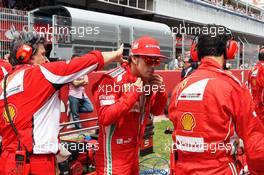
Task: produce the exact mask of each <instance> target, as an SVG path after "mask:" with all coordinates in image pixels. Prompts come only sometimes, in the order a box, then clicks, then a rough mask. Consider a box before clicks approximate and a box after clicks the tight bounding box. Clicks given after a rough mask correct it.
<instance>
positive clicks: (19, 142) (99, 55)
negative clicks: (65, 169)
mask: <svg viewBox="0 0 264 175" xmlns="http://www.w3.org/2000/svg"><path fill="white" fill-rule="evenodd" d="M43 42H44V41H43V39H42V38H40V37H38V36H36V35H26V37H20V38H18V39H15V40H14V41H13V44H12V46H11V55H10V58H9V62H10V63H11V64H12V66H14V67H15V69H14V70H13V71H12V72H11V73H10V75H9V76H8V77H7V81H6V83H7V88H6V97H7V103H5V102H4V90H3V88H2V86H1V89H0V94H1V96H0V114H1V115H2V117H0V133H1V135H2V137H3V140H2V144H3V145H2V151H3V152H2V155H1V159H0V174H1V175H7V174H8V175H12V174H22V173H24V174H37V175H55V166H54V165H55V160H54V159H55V154H57V153H58V151H59V150H58V149H59V148H58V147H59V146H58V134H59V119H60V100H59V98H58V95H59V94H58V90H59V89H60V87H61V86H62V85H63V84H65V83H69V82H71V81H73V80H74V79H76V78H78V77H80V76H83V75H85V74H87V73H90V72H92V71H94V70H99V69H101V68H102V67H103V66H104V64H108V63H110V62H112V61H114V60H119V61H121V60H122V58H121V56H122V51H123V49H122V47H121V48H120V49H119V50H118V51H114V52H99V51H93V52H90V53H88V54H86V55H84V56H82V57H80V58H78V59H74V60H71V61H66V62H65V61H60V62H53V63H44V62H46V57H45V48H44V43H43ZM42 63H43V64H42ZM39 64H41V65H39ZM3 81H5V79H4V80H3ZM3 81H2V83H3ZM6 108H8V110H6ZM8 113H9V115H8ZM11 121H12V122H11ZM12 123H13V124H14V126H11V125H12ZM14 130H17V133H16V132H15V131H14ZM28 155H29V157H28ZM24 161H26V162H24ZM24 174H23V175H24Z"/></svg>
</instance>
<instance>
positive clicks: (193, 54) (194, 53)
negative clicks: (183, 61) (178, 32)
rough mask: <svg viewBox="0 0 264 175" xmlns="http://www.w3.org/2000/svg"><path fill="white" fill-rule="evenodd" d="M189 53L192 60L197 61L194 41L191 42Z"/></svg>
mask: <svg viewBox="0 0 264 175" xmlns="http://www.w3.org/2000/svg"><path fill="white" fill-rule="evenodd" d="M190 55H191V58H192V60H193V61H194V62H196V61H199V58H198V52H197V44H196V43H193V44H192V46H191V49H190Z"/></svg>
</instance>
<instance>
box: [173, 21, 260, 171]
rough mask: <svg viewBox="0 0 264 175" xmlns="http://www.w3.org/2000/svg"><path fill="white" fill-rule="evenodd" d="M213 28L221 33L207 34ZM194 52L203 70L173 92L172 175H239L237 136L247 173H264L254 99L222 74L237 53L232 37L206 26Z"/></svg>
mask: <svg viewBox="0 0 264 175" xmlns="http://www.w3.org/2000/svg"><path fill="white" fill-rule="evenodd" d="M211 28H214V29H216V31H218V33H217V35H216V36H215V35H213V34H212V33H208V31H211ZM204 30H207V32H206V31H204ZM191 52H192V53H191V55H192V58H193V59H194V60H197V59H200V60H201V65H200V66H199V68H198V69H197V70H196V71H195V72H193V73H192V74H191V75H190V76H188V77H187V78H186V79H185V80H184V81H183V82H181V83H180V84H179V85H178V86H177V87H176V88H175V90H174V92H173V96H172V99H171V103H170V106H169V117H170V120H171V121H172V122H173V124H174V132H173V140H174V153H175V154H174V155H173V156H171V162H172V163H171V169H172V173H171V174H181V175H192V174H203V175H212V174H214V175H231V174H237V170H236V167H235V165H234V160H233V158H232V156H231V155H230V153H231V152H233V151H234V150H232V148H233V146H232V145H233V142H232V140H234V139H235V138H236V134H237V135H238V136H239V137H240V138H242V139H243V141H244V146H245V153H246V156H247V162H248V166H249V169H250V170H254V171H255V172H256V173H264V168H263V165H264V128H263V125H262V124H261V122H260V120H259V118H258V117H257V114H256V112H255V110H254V103H253V100H252V97H251V95H250V93H249V90H248V89H247V87H246V86H245V85H244V84H242V83H241V82H240V81H239V80H237V78H235V77H234V76H233V75H231V74H230V73H228V72H226V71H224V70H223V69H224V67H225V62H226V60H227V59H233V58H234V56H235V54H236V52H237V43H236V42H235V41H234V40H232V35H231V31H230V30H229V29H227V28H225V27H223V26H217V25H208V26H204V27H203V29H202V31H201V34H200V35H199V36H198V43H197V44H196V43H195V42H194V43H193V45H192V48H191Z"/></svg>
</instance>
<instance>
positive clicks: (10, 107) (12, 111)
mask: <svg viewBox="0 0 264 175" xmlns="http://www.w3.org/2000/svg"><path fill="white" fill-rule="evenodd" d="M8 110H9V114H10V117H11V120H12V121H14V118H15V116H16V108H15V106H14V105H10V104H9V105H8ZM3 117H4V119H5V121H6V122H7V123H10V121H9V118H8V116H7V112H6V110H5V108H4V112H3Z"/></svg>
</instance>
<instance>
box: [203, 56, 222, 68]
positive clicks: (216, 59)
mask: <svg viewBox="0 0 264 175" xmlns="http://www.w3.org/2000/svg"><path fill="white" fill-rule="evenodd" d="M204 58H209V59H212V60H214V61H215V62H217V63H218V64H219V65H220V66H221V67H224V64H225V59H224V56H205V57H204Z"/></svg>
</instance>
